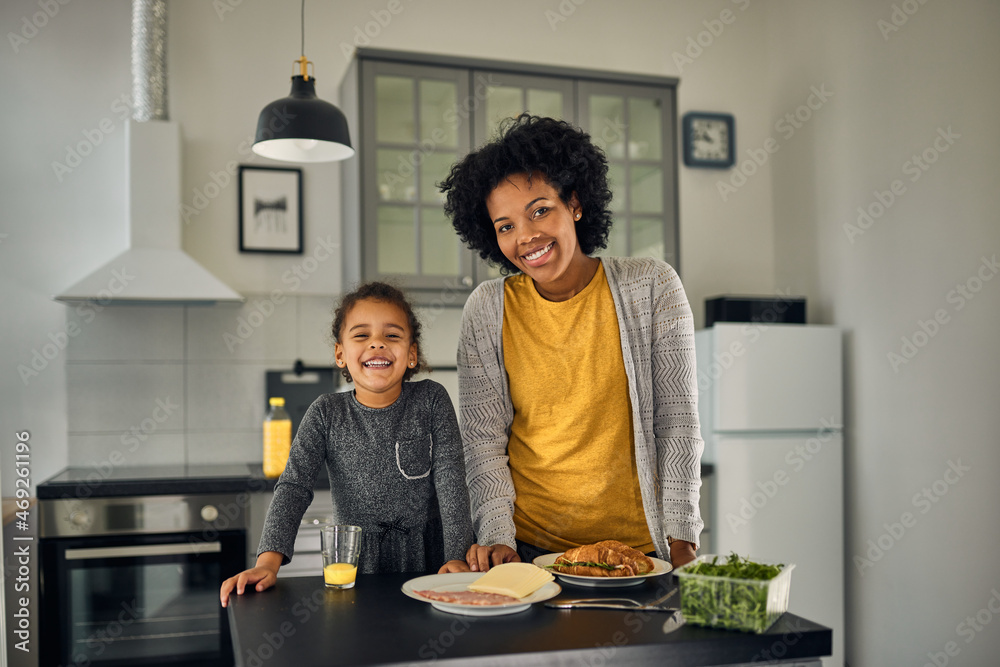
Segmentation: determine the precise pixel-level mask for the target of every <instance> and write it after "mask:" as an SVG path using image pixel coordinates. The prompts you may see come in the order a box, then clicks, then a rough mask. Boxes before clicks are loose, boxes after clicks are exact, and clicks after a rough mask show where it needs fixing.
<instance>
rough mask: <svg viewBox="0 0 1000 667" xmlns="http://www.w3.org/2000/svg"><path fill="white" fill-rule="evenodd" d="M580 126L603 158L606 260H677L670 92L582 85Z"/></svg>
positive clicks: (663, 89) (598, 84)
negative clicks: (609, 220)
mask: <svg viewBox="0 0 1000 667" xmlns="http://www.w3.org/2000/svg"><path fill="white" fill-rule="evenodd" d="M579 111H580V124H581V127H582V128H583V129H584V130H585V131H586V132H588V133H589V134H590V136H591V138H592V139H593V140H594V142H595V143H596V144H597V145H599V146H600V147H601V148H602V149H604V152H605V153H606V154H607V156H608V172H609V174H608V175H609V178H610V180H611V190H612V192H613V193H614V198H613V199H612V210H613V214H614V224H613V225H612V227H611V233H610V234H609V237H608V247H607V249H606V250H603V251H601V253H599V254H602V255H608V256H615V255H616V256H637V257H656V258H658V259H662V260H665V261H666V262H668V263H669V264H671V265H672V266H673V267H674V268H677V262H678V254H677V248H678V239H677V197H676V189H677V186H676V183H677V173H676V164H677V155H676V146H675V140H674V129H673V128H674V117H675V112H674V97H673V90H672V89H667V88H663V87H646V86H638V85H629V84H614V83H599V82H581V83H580V106H579Z"/></svg>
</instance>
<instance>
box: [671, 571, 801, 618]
mask: <svg viewBox="0 0 1000 667" xmlns="http://www.w3.org/2000/svg"><path fill="white" fill-rule="evenodd" d="M713 558H716V556H714V555H711V554H708V555H702V556H698V557H697V558H696V559H694V560H693V561H691V562H690V563H687V564H686V565H683V566H682V567H679V568H677V569H676V570H674V574H675V575H676V576H677V578H678V580H679V581H680V594H681V613H682V614H683V615H684V621H685V622H686V623H690V624H692V625H704V626H708V627H713V628H723V629H726V630H740V631H743V632H754V633H761V632H765V631H766V630H767V629H768V628H770V627H771V626H772V625H774V622H775V621H777V620H778V617H779V616H781V615H782V614H784V613H785V612H786V611H788V595H789V593H790V592H791V587H792V569H794V568H795V565H793V564H789V565H785V566H783V567H782V568H781V570H780V571H779V572H778V574H777V575H776V576H775V577H774V578H773V579H737V578H734V577H722V576H709V575H704V574H693V573H691V572H689V570H690V569H691V568H693V567H695V566H696V565H697V564H698V563H703V562H705V561H708V562H711V561H712V559H713ZM718 559H719V562H720V563H725V562H726V557H725V556H718ZM754 562H757V563H760V564H762V565H777V563H768V562H765V561H754Z"/></svg>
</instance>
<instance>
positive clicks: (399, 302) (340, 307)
mask: <svg viewBox="0 0 1000 667" xmlns="http://www.w3.org/2000/svg"><path fill="white" fill-rule="evenodd" d="M365 299H371V300H372V301H381V302H383V303H391V304H392V305H394V306H398V307H399V308H400V310H402V311H403V312H404V313H406V322H407V325H408V326H409V327H410V339H411V340H410V342H411V343H416V344H417V363H416V365H415V366H413V367H412V368H410V367H409V366H407V367H406V372H404V373H403V382H406V381H407V380H409V379H410V378H411V377H413V376H414V375H416V374H417V373H420V372H422V371H425V370H427V369H428V367H427V361H426V360H425V359H424V351H423V346H421V344H420V328H421V325H420V320H419V319H417V315H416V313H414V312H413V307H412V306H411V305H410V302H409V301H407V299H406V295H405V294H403V292H402V290H400V289H399V288H397V287H395V286H393V285H390V284H389V283H383V282H378V281H372V282H368V283H363V284H361V285H358V287H357V288H356V289H355V290H354V291H353V292H349V293H348V294H345V295H344V298H342V299H341V300H340V303H339V304H337V309H336V310H335V311H334V313H333V327H331V333H332V334H333V340H334V342H337V343H341V342H343V341H341V340H340V334H341V330H342V329H343V328H344V320H346V319H347V314H348V313H349V312H351V309H352V308H354V306H355V305H356V304H357V303H358V302H359V301H364V300H365ZM340 374H341V375H343V376H344V379H345V380H347V381H348V382H353V381H354V378H352V377H351V372H350V371H349V370H347V366H344V367H343V368H342V369H340Z"/></svg>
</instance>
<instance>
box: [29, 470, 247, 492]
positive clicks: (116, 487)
mask: <svg viewBox="0 0 1000 667" xmlns="http://www.w3.org/2000/svg"><path fill="white" fill-rule="evenodd" d="M262 483H263V477H262V472H261V471H260V464H254V465H250V464H246V463H220V464H203V465H150V466H112V465H110V464H109V465H106V466H103V467H102V466H90V467H71V468H66V469H65V470H63V471H62V472H60V473H59V474H57V475H55V476H53V477H50V478H49V479H47V480H45V481H44V482H42V483H41V484H39V485H38V491H37V492H38V498H39V499H40V500H43V499H53V498H89V497H102V496H125V495H169V494H189V493H222V492H230V491H233V492H240V491H247V490H254V489H255V487H257V486H260V485H261V484H262Z"/></svg>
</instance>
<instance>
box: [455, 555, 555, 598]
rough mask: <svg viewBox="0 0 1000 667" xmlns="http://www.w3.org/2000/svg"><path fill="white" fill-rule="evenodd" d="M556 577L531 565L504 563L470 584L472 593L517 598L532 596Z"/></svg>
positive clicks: (495, 566)
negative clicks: (495, 594)
mask: <svg viewBox="0 0 1000 667" xmlns="http://www.w3.org/2000/svg"><path fill="white" fill-rule="evenodd" d="M554 578H555V577H553V576H552V574H551V573H549V572H548V571H547V570H543V569H542V568H540V567H538V566H536V565H532V564H531V563H503V564H502V565H494V566H493V567H492V568H490V571H489V572H487V573H486V574H484V575H483V576H481V577H479V578H478V579H476V580H475V581H474V582H472V583H471V584H469V590H470V591H478V592H480V593H498V594H500V595H509V596H511V597H515V598H523V597H527V596H529V595H531V594H532V593H534V592H535V591H537V590H538V589H539V588H541V587H542V586H544V585H545V584H547V583H548V582H550V581H552V580H553V579H554Z"/></svg>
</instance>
